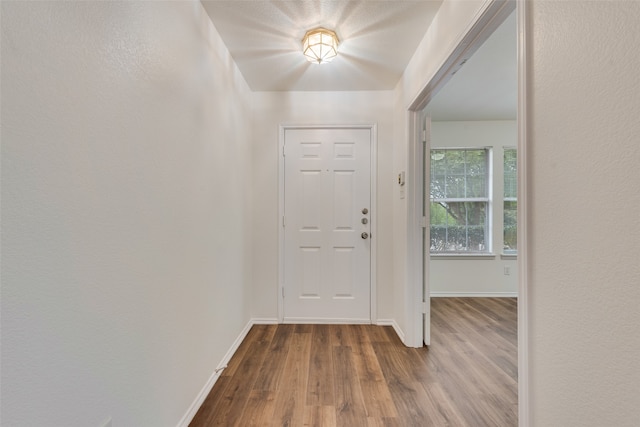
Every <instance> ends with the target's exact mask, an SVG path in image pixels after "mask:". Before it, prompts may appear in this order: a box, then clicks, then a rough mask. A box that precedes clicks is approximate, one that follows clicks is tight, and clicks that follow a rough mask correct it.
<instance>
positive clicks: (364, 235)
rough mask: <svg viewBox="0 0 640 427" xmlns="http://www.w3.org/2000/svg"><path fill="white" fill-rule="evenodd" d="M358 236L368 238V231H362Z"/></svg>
mask: <svg viewBox="0 0 640 427" xmlns="http://www.w3.org/2000/svg"><path fill="white" fill-rule="evenodd" d="M360 237H362V238H363V239H368V238H369V233H367V232H366V231H365V232H364V233H362V234H361V235H360Z"/></svg>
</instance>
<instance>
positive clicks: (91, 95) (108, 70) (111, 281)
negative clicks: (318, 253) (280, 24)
mask: <svg viewBox="0 0 640 427" xmlns="http://www.w3.org/2000/svg"><path fill="white" fill-rule="evenodd" d="M1 7H2V17H1V19H2V70H1V71H2V73H1V79H2V80H1V83H2V380H1V395H2V403H1V404H2V407H1V413H2V425H6V426H51V427H62V426H64V427H76V426H77V427H92V426H95V427H102V426H103V425H105V423H107V421H108V420H109V419H112V425H113V426H141V427H142V426H176V425H178V424H179V422H180V420H181V419H182V418H183V417H184V416H185V412H186V411H187V410H188V408H189V407H190V406H191V405H192V403H193V402H194V398H195V397H196V396H197V395H198V393H199V392H200V391H201V390H202V388H203V387H204V386H205V383H206V382H207V379H209V378H210V377H211V376H212V374H213V372H214V369H215V368H216V367H217V365H218V363H220V361H221V360H222V359H223V357H224V356H225V353H226V352H227V351H228V350H229V348H230V347H231V346H232V344H233V342H234V340H235V339H236V338H237V337H238V335H239V334H240V332H241V331H242V329H243V328H244V327H245V325H246V324H247V322H248V320H249V306H250V304H249V302H248V301H249V300H250V298H251V293H250V292H249V290H250V284H251V227H252V218H251V214H250V209H251V197H252V189H251V186H252V178H251V174H252V169H251V160H252V153H251V148H252V147H251V145H250V140H251V126H250V125H249V124H248V123H250V121H251V109H250V91H249V89H248V86H247V85H246V83H245V82H244V80H243V78H242V76H241V75H240V73H239V71H238V70H237V68H236V67H235V65H234V63H233V61H232V59H231V57H230V55H229V53H228V51H227V49H226V47H225V46H224V45H223V44H222V42H221V39H220V38H219V36H218V35H217V33H216V31H215V29H214V28H213V26H212V24H211V22H210V20H209V18H208V16H207V14H206V13H205V12H204V10H203V8H202V5H201V4H200V3H199V2H23V1H18V2H9V1H3V2H2V3H1Z"/></svg>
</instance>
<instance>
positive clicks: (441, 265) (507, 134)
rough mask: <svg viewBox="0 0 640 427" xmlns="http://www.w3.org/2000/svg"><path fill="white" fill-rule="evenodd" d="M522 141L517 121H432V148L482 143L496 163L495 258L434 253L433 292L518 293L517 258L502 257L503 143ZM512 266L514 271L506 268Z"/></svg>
mask: <svg viewBox="0 0 640 427" xmlns="http://www.w3.org/2000/svg"><path fill="white" fill-rule="evenodd" d="M517 143H518V130H517V124H516V122H515V121H507V120H503V121H471V122H468V121H465V122H433V123H431V148H447V147H448V148H461V147H480V148H486V147H491V148H492V151H491V153H492V156H493V157H492V163H493V176H494V179H493V182H492V184H493V186H492V188H493V203H492V206H493V218H492V219H493V220H492V222H491V223H492V226H491V230H492V240H493V251H492V253H493V254H494V255H495V257H494V258H485V259H460V258H455V259H454V258H450V257H438V256H433V257H431V261H430V264H429V285H430V290H431V295H432V296H438V295H457V294H462V295H464V294H467V295H470V294H473V295H486V296H492V295H504V294H509V295H516V294H517V292H518V270H517V262H516V260H515V259H502V257H501V256H500V254H501V253H502V247H503V234H502V223H503V220H502V218H503V204H502V195H503V194H504V192H503V190H504V186H503V179H502V176H503V171H504V168H503V166H502V162H503V153H504V151H503V147H505V146H510V147H514V148H515V146H516V144H517ZM505 267H509V268H510V270H511V271H510V275H508V276H507V275H505V274H504V268H505Z"/></svg>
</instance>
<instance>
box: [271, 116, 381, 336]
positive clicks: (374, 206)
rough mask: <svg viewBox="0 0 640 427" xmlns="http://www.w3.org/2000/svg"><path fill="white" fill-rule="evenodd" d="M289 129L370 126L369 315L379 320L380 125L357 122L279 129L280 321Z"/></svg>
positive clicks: (373, 320) (281, 317) (280, 318)
mask: <svg viewBox="0 0 640 427" xmlns="http://www.w3.org/2000/svg"><path fill="white" fill-rule="evenodd" d="M287 129H369V130H370V131H371V212H370V217H369V221H370V222H369V223H370V224H371V228H370V230H371V255H370V256H371V262H370V265H371V276H370V277H371V279H370V288H371V289H370V290H371V292H370V304H371V308H370V315H371V323H374V324H375V323H376V321H377V306H378V305H377V292H376V281H377V280H376V279H377V274H376V270H377V268H376V265H377V262H376V260H377V247H378V244H377V241H378V228H377V224H378V222H377V210H378V203H377V193H378V192H377V176H378V169H377V165H378V128H377V125H376V124H360V125H358V124H356V125H280V126H279V129H278V290H277V296H276V298H277V300H278V322H279V323H283V321H284V271H285V270H284V227H283V218H284V183H285V176H284V136H285V131H286V130H287Z"/></svg>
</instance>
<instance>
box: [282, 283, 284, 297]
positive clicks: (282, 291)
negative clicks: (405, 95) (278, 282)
mask: <svg viewBox="0 0 640 427" xmlns="http://www.w3.org/2000/svg"><path fill="white" fill-rule="evenodd" d="M282 298H284V286H283V287H282Z"/></svg>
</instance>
